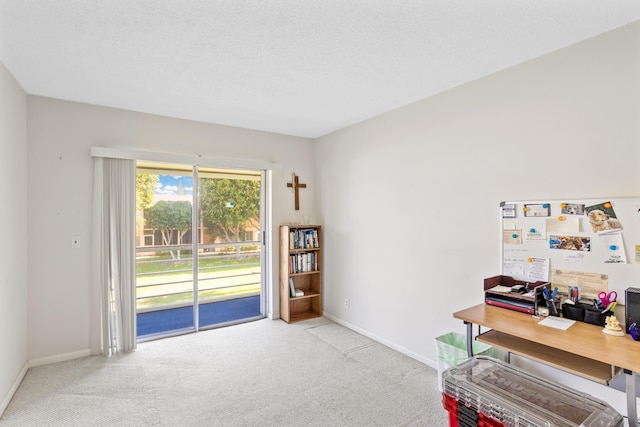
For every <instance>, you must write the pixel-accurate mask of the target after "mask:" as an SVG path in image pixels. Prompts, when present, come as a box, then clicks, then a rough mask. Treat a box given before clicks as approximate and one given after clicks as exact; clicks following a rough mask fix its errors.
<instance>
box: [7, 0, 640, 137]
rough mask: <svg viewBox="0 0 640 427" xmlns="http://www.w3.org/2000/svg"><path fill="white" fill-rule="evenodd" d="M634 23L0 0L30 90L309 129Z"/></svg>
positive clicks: (503, 12)
mask: <svg viewBox="0 0 640 427" xmlns="http://www.w3.org/2000/svg"><path fill="white" fill-rule="evenodd" d="M639 19H640V1H638V0H484V1H479V0H421V1H413V0H411V1H409V0H396V1H392V0H386V1H381V0H359V1H353V0H268V1H266V0H227V1H217V0H145V1H141V0H56V1H54V0H0V60H1V61H2V62H3V63H4V64H5V66H6V67H7V68H8V69H9V70H10V71H11V73H12V74H13V75H14V76H15V77H16V79H17V80H18V81H19V82H20V84H21V85H22V86H23V88H24V89H25V91H26V92H27V93H29V94H34V95H41V96H47V97H54V98H60V99H67V100H73V101H80V102H86V103H91V104H98V105H105V106H110V107H117V108H123V109H128V110H134V111H142V112H147V113H153V114H161V115H166V116H172V117H179V118H185V119H191V120H198V121H204V122H212V123H221V124H227V125H232V126H240V127H245V128H250V129H259V130H267V131H272V132H279V133H285V134H291V135H299V136H306V137H318V136H321V135H324V134H326V133H329V132H332V131H335V130H337V129H341V128H343V127H345V126H348V125H350V124H353V123H356V122H359V121H361V120H364V119H366V118H369V117H372V116H375V115H378V114H381V113H384V112H385V111H389V110H391V109H394V108H397V107H400V106H402V105H406V104H408V103H411V102H413V101H416V100H419V99H422V98H426V97H428V96H431V95H434V94H436V93H439V92H442V91H444V90H447V89H449V88H452V87H455V86H458V85H460V84H463V83H465V82H468V81H471V80H474V79H477V78H479V77H482V76H485V75H487V74H490V73H493V72H496V71H499V70H502V69H504V68H506V67H509V66H512V65H515V64H518V63H521V62H523V61H526V60H529V59H531V58H534V57H536V56H540V55H543V54H545V53H548V52H551V51H554V50H557V49H559V48H562V47H565V46H567V45H570V44H573V43H576V42H578V41H581V40H584V39H586V38H589V37H592V36H595V35H597V34H600V33H603V32H606V31H609V30H611V29H614V28H617V27H620V26H622V25H625V24H627V23H630V22H633V21H636V20H639Z"/></svg>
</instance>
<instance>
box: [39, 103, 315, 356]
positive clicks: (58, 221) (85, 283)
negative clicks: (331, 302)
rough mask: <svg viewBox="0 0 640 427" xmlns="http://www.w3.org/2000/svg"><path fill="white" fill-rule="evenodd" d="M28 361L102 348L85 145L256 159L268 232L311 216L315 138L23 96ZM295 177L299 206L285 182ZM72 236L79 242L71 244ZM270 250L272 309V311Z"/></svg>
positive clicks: (89, 170) (275, 271)
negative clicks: (263, 178)
mask: <svg viewBox="0 0 640 427" xmlns="http://www.w3.org/2000/svg"><path fill="white" fill-rule="evenodd" d="M28 119H29V150H28V155H29V157H28V159H29V192H28V194H29V204H30V209H29V230H30V232H29V259H30V260H31V268H30V276H29V360H36V361H37V362H38V363H45V362H48V361H55V360H59V359H64V358H66V357H73V356H77V355H81V354H83V353H84V352H88V350H91V352H93V353H97V352H99V335H98V333H99V332H98V331H99V330H98V323H97V319H98V315H99V314H98V311H97V309H96V303H97V301H96V299H95V297H94V295H93V293H92V290H91V284H90V280H89V279H90V265H91V258H90V256H91V254H90V250H89V249H90V248H91V242H90V236H91V232H90V231H91V224H90V222H91V201H92V178H93V175H92V174H93V163H92V159H91V157H90V155H89V151H90V148H91V147H92V146H102V147H119V148H121V147H124V148H128V149H132V150H142V151H155V152H163V153H177V154H181V155H194V156H195V155H202V156H203V157H217V158H225V159H228V158H234V159H254V160H262V161H269V162H273V163H277V164H279V165H280V167H279V168H277V169H275V170H274V172H273V230H272V232H273V236H274V238H275V239H276V240H275V242H274V243H275V245H276V247H277V245H278V242H277V239H278V233H277V226H278V225H279V224H280V223H284V222H289V221H297V222H300V221H301V220H302V214H303V213H305V214H306V215H309V216H310V217H317V216H316V211H315V196H314V191H315V187H316V185H315V182H314V176H315V172H314V163H313V141H311V140H309V139H304V138H298V137H291V136H285V135H278V134H272V133H266V132H257V131H251V130H244V129H238V128H233V127H226V126H218V125H212V124H205V123H199V122H191V121H186V120H179V119H172V118H166V117H160V116H153V115H148V114H140V113H134V112H130V111H123V110H117V109H111V108H105V107H98V106H92V105H86V104H80V103H74V102H67V101H62V100H55V99H50V98H42V97H35V96H29V98H28ZM293 171H295V172H296V173H297V174H298V175H299V176H300V180H301V182H304V183H306V184H308V186H307V188H306V189H304V190H301V202H300V203H301V206H300V211H295V210H294V205H293V194H292V192H291V189H288V188H287V187H286V183H287V182H290V181H291V173H292V172H293ZM71 236H79V237H80V241H81V249H79V250H78V249H71V243H70V242H71V240H70V239H71ZM277 266H278V256H277V251H276V253H274V256H273V262H272V271H271V277H272V280H273V288H274V295H273V297H274V298H273V303H272V305H271V306H270V307H269V311H270V312H271V314H272V315H275V316H277V315H278V314H279V303H278V298H279V293H278V289H277V288H278V269H277Z"/></svg>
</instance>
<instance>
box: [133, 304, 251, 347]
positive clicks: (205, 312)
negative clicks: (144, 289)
mask: <svg viewBox="0 0 640 427" xmlns="http://www.w3.org/2000/svg"><path fill="white" fill-rule="evenodd" d="M260 315H261V314H260V295H255V296H250V297H244V298H235V299H230V300H226V301H218V302H212V303H207V304H200V327H202V326H210V325H216V324H220V323H225V322H232V321H235V320H242V319H248V318H251V317H257V316H260ZM137 322H138V331H137V336H138V337H141V336H143V335H150V334H157V333H161V332H169V331H173V330H177V329H185V328H193V307H191V306H188V307H178V308H171V309H168V310H158V311H149V312H147V313H138V315H137Z"/></svg>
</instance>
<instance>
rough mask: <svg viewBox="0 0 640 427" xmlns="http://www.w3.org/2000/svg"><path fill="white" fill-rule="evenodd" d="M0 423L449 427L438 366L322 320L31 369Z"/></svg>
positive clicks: (239, 328)
mask: <svg viewBox="0 0 640 427" xmlns="http://www.w3.org/2000/svg"><path fill="white" fill-rule="evenodd" d="M0 426H2V427H15V426H20V427H22V426H34V427H40V426H48V427H49V426H53V427H56V426H65V427H69V426H71V427H74V426H83V427H94V426H96V427H101V426H110V427H113V426H231V427H233V426H305V427H306V426H429V427H445V426H448V417H447V412H446V411H445V410H444V409H443V408H442V403H441V394H440V392H439V391H438V380H437V371H436V370H434V369H432V368H430V367H428V366H426V365H424V364H422V363H420V362H418V361H416V360H414V359H411V358H409V357H407V356H405V355H403V354H401V353H398V352H396V351H394V350H392V349H390V348H388V347H386V346H384V345H381V344H379V343H377V342H375V341H372V340H370V339H369V338H366V337H364V336H362V335H359V334H357V333H355V332H353V331H351V330H349V329H347V328H344V327H342V326H340V325H337V324H335V323H333V322H331V321H329V320H327V319H325V318H317V319H311V320H307V321H304V322H300V323H296V324H291V325H289V324H286V323H284V322H282V321H280V320H276V321H273V320H269V319H262V320H258V321H255V322H249V323H244V324H241V325H236V326H232V327H226V328H219V329H212V330H207V331H203V332H199V333H196V334H188V335H182V336H178V337H174V338H167V339H162V340H156V341H150V342H145V343H141V344H140V345H139V346H138V349H137V350H136V351H133V352H129V353H124V354H119V355H117V356H113V357H110V358H107V357H102V356H90V357H85V358H80V359H75V360H71V361H66V362H60V363H55V364H51V365H45V366H39V367H35V368H30V369H29V370H28V371H27V374H26V375H25V378H24V380H23V382H22V384H21V385H20V387H19V388H18V390H17V392H16V394H15V395H14V397H13V399H12V401H11V402H10V403H9V405H8V407H7V409H6V410H5V412H4V414H3V416H2V418H0Z"/></svg>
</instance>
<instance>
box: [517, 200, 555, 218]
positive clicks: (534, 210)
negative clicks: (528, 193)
mask: <svg viewBox="0 0 640 427" xmlns="http://www.w3.org/2000/svg"><path fill="white" fill-rule="evenodd" d="M549 215H551V210H550V205H549V203H542V204H532V205H524V216H525V217H532V216H549Z"/></svg>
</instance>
